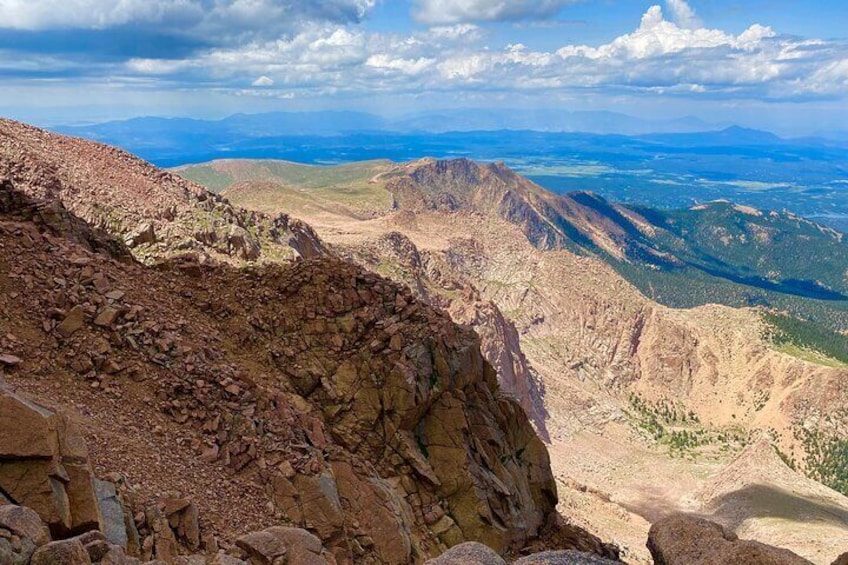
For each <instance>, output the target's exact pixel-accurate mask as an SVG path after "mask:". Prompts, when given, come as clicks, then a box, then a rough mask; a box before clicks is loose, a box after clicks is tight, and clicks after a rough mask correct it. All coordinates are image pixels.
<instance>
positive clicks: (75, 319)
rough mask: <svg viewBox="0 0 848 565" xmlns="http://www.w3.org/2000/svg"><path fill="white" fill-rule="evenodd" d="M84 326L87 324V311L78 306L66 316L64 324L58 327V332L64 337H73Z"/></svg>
mask: <svg viewBox="0 0 848 565" xmlns="http://www.w3.org/2000/svg"><path fill="white" fill-rule="evenodd" d="M83 324H85V310H83V308H82V306H80V305H76V306H74V307H73V308H71V310H70V311H69V312H68V313H67V314H66V315H65V319H64V320H62V323H60V324H59V325H58V326H56V331H57V332H59V335H61V336H62V337H71V336H72V335H73V334H74V332H76V331H77V330H78V329H80V328H81V327H82V326H83Z"/></svg>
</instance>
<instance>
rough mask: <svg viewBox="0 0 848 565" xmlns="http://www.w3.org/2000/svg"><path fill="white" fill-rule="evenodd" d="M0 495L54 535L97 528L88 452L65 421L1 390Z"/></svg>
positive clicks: (80, 439) (92, 477)
mask: <svg viewBox="0 0 848 565" xmlns="http://www.w3.org/2000/svg"><path fill="white" fill-rule="evenodd" d="M0 429H2V430H3V434H2V435H0V490H2V492H3V493H4V495H5V496H6V497H7V498H8V499H9V500H10V502H12V503H14V504H21V505H26V506H28V507H30V508H32V509H33V510H35V511H36V512H37V513H38V515H39V516H41V518H42V519H43V520H44V521H45V522H46V523H47V524H48V525H49V527H50V530H51V531H52V532H53V535H58V536H61V535H67V534H68V533H73V532H77V533H78V532H83V531H86V530H91V529H96V528H98V527H99V526H100V522H101V515H100V507H99V505H98V504H97V496H96V495H95V493H94V476H93V473H92V470H91V465H90V464H89V461H88V452H87V450H86V447H85V442H84V441H83V439H82V436H81V435H80V433H79V431H78V430H77V428H76V426H75V425H74V424H73V423H72V422H71V421H70V420H69V419H68V418H66V417H64V416H61V415H59V414H56V413H54V412H52V411H50V410H48V409H47V408H45V407H43V406H40V405H38V404H36V403H34V402H31V401H28V400H25V399H24V398H22V397H20V396H17V395H15V394H13V393H12V392H11V391H9V390H7V389H5V388H2V387H0Z"/></svg>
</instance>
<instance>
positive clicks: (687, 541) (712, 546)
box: [647, 514, 810, 565]
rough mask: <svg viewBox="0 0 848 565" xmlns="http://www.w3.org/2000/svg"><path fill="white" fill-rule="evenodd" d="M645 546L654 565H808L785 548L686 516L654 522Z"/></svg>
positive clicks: (675, 515)
mask: <svg viewBox="0 0 848 565" xmlns="http://www.w3.org/2000/svg"><path fill="white" fill-rule="evenodd" d="M647 546H648V549H649V550H650V552H651V555H652V556H653V558H654V563H655V564H656V565H722V564H726V563H745V564H746V565H810V562H809V561H807V560H806V559H804V558H802V557H799V556H798V555H796V554H795V553H792V552H791V551H789V550H788V549H781V548H778V547H772V546H770V545H766V544H763V543H760V542H756V541H747V540H740V539H739V538H738V537H736V534H734V533H732V532H728V531H727V530H725V529H724V528H723V527H722V526H720V525H719V524H716V523H714V522H710V521H708V520H704V519H703V518H698V517H696V516H692V515H688V514H673V515H671V516H667V517H666V518H663V519H662V520H660V521H658V522H656V523H655V524H654V525H653V526H651V530H650V532H649V533H648V543H647Z"/></svg>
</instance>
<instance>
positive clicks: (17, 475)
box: [0, 459, 72, 533]
mask: <svg viewBox="0 0 848 565" xmlns="http://www.w3.org/2000/svg"><path fill="white" fill-rule="evenodd" d="M65 479H66V475H65V473H64V469H63V468H61V466H58V465H56V463H54V461H52V460H50V459H21V460H12V461H3V462H0V486H2V487H3V490H5V491H6V492H7V493H9V495H10V496H11V497H12V498H13V499H14V500H15V501H16V502H18V503H20V504H24V505H26V506H27V507H29V508H32V509H33V510H35V511H36V512H37V513H38V515H39V516H40V517H41V519H42V520H43V521H44V522H45V523H47V524H48V525H49V526H50V528H51V530H52V531H54V532H57V533H62V532H66V531H68V530H70V527H71V523H72V522H71V506H70V503H69V500H68V493H67V492H66V491H65V484H66V482H67V481H66V480H65Z"/></svg>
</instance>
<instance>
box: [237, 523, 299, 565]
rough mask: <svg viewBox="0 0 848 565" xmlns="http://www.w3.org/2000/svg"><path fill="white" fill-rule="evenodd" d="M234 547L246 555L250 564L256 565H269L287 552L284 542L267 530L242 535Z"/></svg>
mask: <svg viewBox="0 0 848 565" xmlns="http://www.w3.org/2000/svg"><path fill="white" fill-rule="evenodd" d="M236 545H237V546H238V547H240V548H241V549H243V550H244V551H245V552H246V553H247V554H248V556H249V557H250V561H251V563H255V564H257V565H271V563H273V562H274V560H275V559H277V558H278V557H282V556H284V555H285V554H286V553H287V552H288V545H287V544H286V542H285V541H284V540H283V539H282V538H280V537H278V536H275V535H274V534H272V533H271V532H268V531H267V530H265V531H261V532H252V533H249V534H246V535H243V536H241V537H240V538H238V539H237V540H236Z"/></svg>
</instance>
